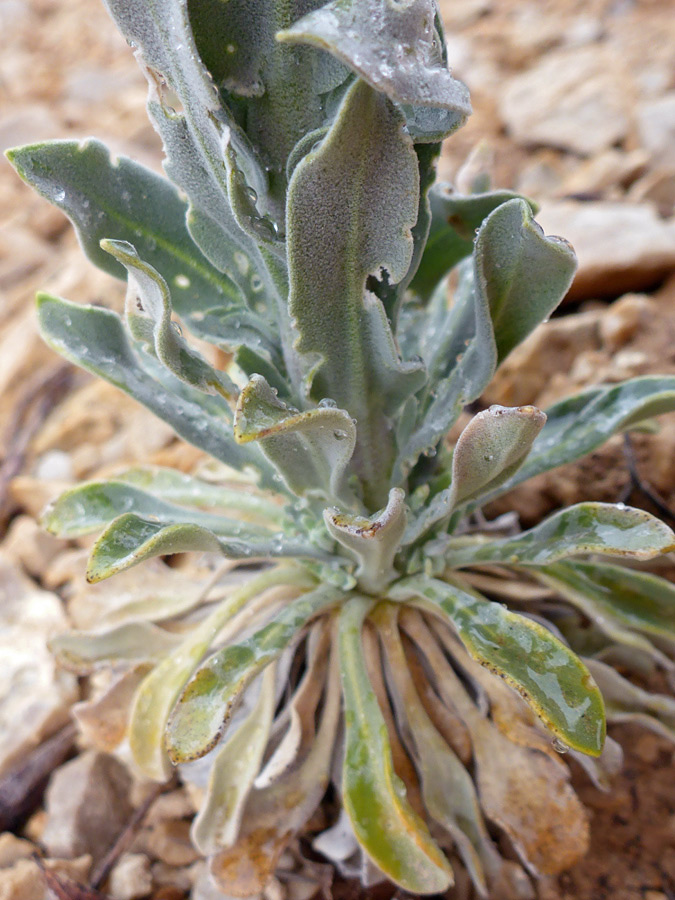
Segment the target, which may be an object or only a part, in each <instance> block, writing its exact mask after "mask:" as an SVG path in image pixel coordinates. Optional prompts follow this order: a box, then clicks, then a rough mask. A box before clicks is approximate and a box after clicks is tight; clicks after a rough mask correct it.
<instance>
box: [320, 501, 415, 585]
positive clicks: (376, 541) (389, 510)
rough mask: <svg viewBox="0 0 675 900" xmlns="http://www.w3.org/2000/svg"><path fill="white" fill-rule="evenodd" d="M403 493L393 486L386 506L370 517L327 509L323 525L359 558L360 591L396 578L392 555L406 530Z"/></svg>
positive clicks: (358, 577)
mask: <svg viewBox="0 0 675 900" xmlns="http://www.w3.org/2000/svg"><path fill="white" fill-rule="evenodd" d="M404 501H405V493H404V492H403V491H402V490H401V489H400V488H392V489H391V491H390V492H389V502H388V503H387V506H386V507H385V509H381V510H380V511H379V512H377V513H374V514H373V515H372V516H370V517H369V518H366V517H364V516H355V515H351V514H350V513H344V512H341V511H340V510H338V509H327V510H325V511H324V514H323V517H324V521H325V523H326V527H327V528H328V531H329V532H330V533H331V535H332V536H333V537H334V538H335V540H336V541H338V543H340V544H342V546H343V547H345V548H346V549H347V550H348V551H349V552H350V553H351V554H353V555H354V556H355V557H356V559H357V560H358V563H359V567H358V569H357V570H356V578H357V580H358V583H359V585H360V587H361V589H362V590H364V591H368V592H369V593H376V592H377V591H379V590H382V588H384V587H385V586H386V585H387V584H388V582H389V581H391V579H392V578H394V577H395V575H396V571H395V569H394V557H395V555H396V553H397V551H398V549H399V545H400V543H401V538H402V537H403V532H404V530H405V520H406V512H405V503H404Z"/></svg>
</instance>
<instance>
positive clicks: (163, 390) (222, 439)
mask: <svg viewBox="0 0 675 900" xmlns="http://www.w3.org/2000/svg"><path fill="white" fill-rule="evenodd" d="M38 321H39V325H40V331H41V332H42V336H43V337H44V339H45V340H46V341H47V343H48V344H49V345H50V346H51V347H52V348H53V349H54V350H56V351H57V352H58V353H60V354H61V355H62V356H64V357H65V358H66V359H67V360H69V361H70V362H72V363H75V364H76V365H79V366H81V367H82V368H83V369H85V370H86V371H87V372H91V373H92V374H94V375H98V376H99V377H101V378H103V379H105V380H106V381H109V382H110V383H111V384H114V385H115V387H118V388H120V390H122V391H124V393H125V394H128V395H129V396H131V397H133V398H134V399H135V400H137V401H138V402H139V403H142V404H143V406H145V407H146V408H147V409H149V410H150V411H151V412H153V413H154V414H155V415H156V416H158V417H159V418H160V419H163V420H164V421H165V422H168V424H169V425H171V427H172V428H173V429H174V431H175V432H176V433H177V434H178V435H179V436H180V437H182V438H184V439H185V440H186V441H188V442H189V443H191V444H194V446H196V447H199V448H200V449H202V450H205V451H206V452H207V453H209V454H210V455H211V456H215V458H216V459H219V460H221V461H222V462H224V463H227V464H228V465H230V466H232V467H233V468H235V469H242V468H244V467H245V466H247V465H255V466H257V467H258V468H259V470H260V469H261V468H262V471H265V470H267V471H269V470H268V468H267V463H266V461H265V460H264V459H262V458H260V456H258V459H256V455H257V454H256V453H255V450H254V449H253V448H251V449H248V448H247V449H244V448H242V447H239V446H238V445H237V443H236V442H235V440H234V437H233V436H232V432H231V428H230V427H229V426H228V423H227V417H228V415H230V410H229V407H228V406H227V404H226V403H225V401H224V400H222V399H221V398H216V397H207V396H204V395H202V394H201V393H200V392H198V391H194V390H193V389H191V388H189V387H188V386H186V385H183V384H182V383H181V382H179V381H178V379H174V381H175V384H173V383H172V382H171V381H170V378H169V379H168V380H167V381H165V383H164V384H163V385H161V387H160V385H158V384H157V382H156V381H155V379H154V378H153V375H152V374H151V373H150V372H149V371H148V366H147V362H146V361H141V359H140V358H139V356H137V355H136V354H135V353H134V351H133V349H132V345H131V343H130V341H129V339H128V337H127V335H126V333H125V330H124V326H123V325H122V322H121V320H120V318H119V316H117V315H116V314H115V313H113V312H111V311H110V310H107V309H102V308H100V307H96V306H80V305H79V304H77V303H69V302H68V301H67V300H61V299H60V298H58V297H51V296H50V295H49V294H39V295H38ZM167 375H169V373H167ZM170 377H173V376H170ZM172 388H173V389H172ZM202 398H204V399H203V400H202ZM216 401H217V404H216ZM216 410H217V411H218V413H219V415H216V414H215V413H216Z"/></svg>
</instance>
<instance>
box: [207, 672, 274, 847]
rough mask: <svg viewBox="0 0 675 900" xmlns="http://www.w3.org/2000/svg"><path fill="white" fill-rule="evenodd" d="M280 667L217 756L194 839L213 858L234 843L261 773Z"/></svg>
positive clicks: (270, 675) (265, 682)
mask: <svg viewBox="0 0 675 900" xmlns="http://www.w3.org/2000/svg"><path fill="white" fill-rule="evenodd" d="M275 684H276V666H275V664H274V663H272V664H271V665H269V666H268V667H267V668H266V669H265V671H264V672H263V673H262V675H261V684H260V693H259V695H258V699H257V701H256V702H255V704H254V705H253V706H252V708H251V710H250V712H249V713H248V715H247V716H246V718H245V719H244V721H243V722H242V723H241V724H240V725H239V727H238V728H237V730H236V731H235V733H234V734H233V735H232V736H231V737H229V738H228V739H227V740H226V741H224V743H223V745H222V747H220V748H219V749H218V751H217V752H216V755H215V758H214V760H213V764H212V766H211V772H210V775H209V784H208V787H207V789H206V797H205V798H204V803H203V805H202V807H201V808H200V810H199V813H198V814H197V816H196V817H195V819H194V821H193V823H192V828H191V829H190V837H191V839H192V842H193V843H194V845H195V847H196V848H197V849H198V850H199V851H200V853H203V854H204V856H209V855H211V854H213V853H215V852H216V851H217V850H219V849H221V848H222V847H228V846H230V845H231V844H233V843H234V841H235V840H236V837H237V832H238V830H239V826H240V824H241V814H242V812H243V807H244V804H245V802H246V798H247V796H248V794H249V791H250V790H251V788H252V787H253V782H254V780H255V777H256V775H257V774H258V771H259V769H260V765H261V763H262V760H263V753H264V752H265V747H266V746H267V742H268V740H269V733H270V727H271V725H272V719H273V718H274V707H275V700H276V697H275Z"/></svg>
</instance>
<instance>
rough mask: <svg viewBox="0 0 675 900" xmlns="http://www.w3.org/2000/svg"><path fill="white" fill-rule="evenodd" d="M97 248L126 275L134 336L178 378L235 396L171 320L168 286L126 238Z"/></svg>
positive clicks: (227, 380) (227, 396)
mask: <svg viewBox="0 0 675 900" xmlns="http://www.w3.org/2000/svg"><path fill="white" fill-rule="evenodd" d="M101 248H102V249H103V250H105V251H106V252H107V253H110V254H111V256H114V257H115V259H116V260H117V261H118V262H120V263H122V265H123V266H124V267H125V269H126V270H127V272H128V273H129V275H128V283H127V297H126V320H127V325H128V327H129V331H130V332H131V334H132V335H133V336H134V338H135V339H136V340H138V341H140V342H141V343H142V344H144V345H145V346H146V349H148V350H150V352H152V353H153V354H154V355H155V356H156V357H157V359H158V360H159V361H160V362H161V363H162V364H163V365H165V366H166V368H167V369H168V370H169V371H170V372H172V373H173V374H174V375H175V376H176V378H178V379H179V381H183V382H185V384H189V385H191V386H192V387H196V388H197V389H198V390H200V391H204V392H205V393H207V394H220V396H222V397H224V398H225V399H226V400H231V399H233V398H234V397H236V396H237V393H238V391H237V387H236V385H235V384H234V383H233V381H232V380H231V379H230V378H229V377H228V376H227V375H226V374H225V373H224V372H219V371H218V370H217V369H214V368H213V366H212V365H210V364H209V363H207V361H206V360H205V359H204V357H203V356H202V355H201V354H200V353H197V352H196V351H195V350H193V349H192V348H191V347H190V346H189V344H188V343H187V341H186V340H185V338H184V337H183V336H182V333H180V332H179V331H178V330H177V326H176V325H175V324H174V323H173V322H172V320H171V313H172V306H171V295H170V293H169V287H168V285H167V283H166V281H164V279H163V278H162V276H161V275H160V274H159V272H157V271H156V270H155V269H153V268H152V266H150V265H148V264H147V263H146V262H144V261H143V260H142V259H141V258H140V257H139V255H138V253H137V252H136V248H135V247H134V246H132V245H131V244H129V243H127V242H126V241H110V240H104V241H102V242H101Z"/></svg>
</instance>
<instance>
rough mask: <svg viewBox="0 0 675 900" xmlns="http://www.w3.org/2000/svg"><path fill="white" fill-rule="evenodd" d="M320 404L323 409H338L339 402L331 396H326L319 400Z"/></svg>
mask: <svg viewBox="0 0 675 900" xmlns="http://www.w3.org/2000/svg"><path fill="white" fill-rule="evenodd" d="M318 405H319V406H320V407H321V409H337V403H336V402H335V400H332V399H331V398H330V397H324V398H323V399H322V400H319V404H318Z"/></svg>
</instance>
